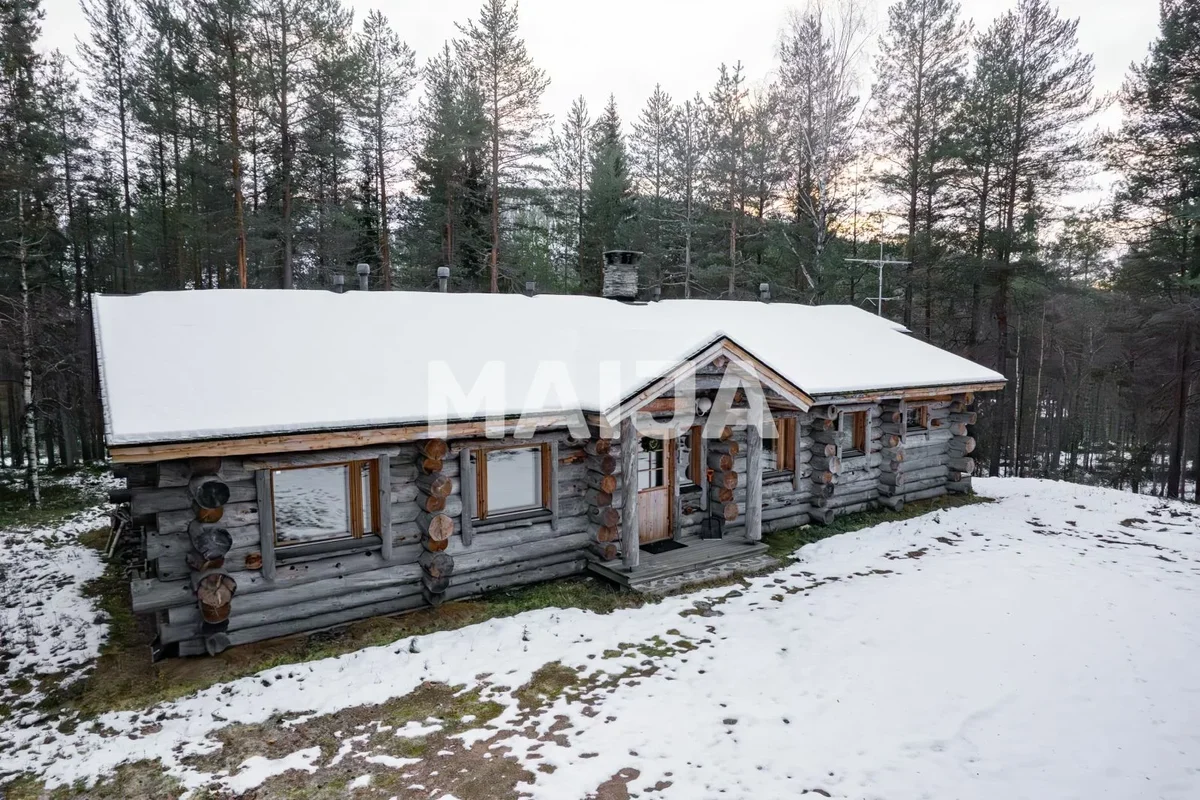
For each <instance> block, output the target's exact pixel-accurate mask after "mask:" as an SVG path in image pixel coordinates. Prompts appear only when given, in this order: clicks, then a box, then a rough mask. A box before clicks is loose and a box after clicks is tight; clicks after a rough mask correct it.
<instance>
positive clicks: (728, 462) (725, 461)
mask: <svg viewBox="0 0 1200 800" xmlns="http://www.w3.org/2000/svg"><path fill="white" fill-rule="evenodd" d="M707 463H708V466H709V469H715V470H720V471H723V472H728V471H730V470H732V469H733V456H731V455H729V454H728V453H709V454H708V460H707Z"/></svg>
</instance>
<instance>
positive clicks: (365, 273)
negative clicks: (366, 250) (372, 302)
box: [358, 264, 371, 292]
mask: <svg viewBox="0 0 1200 800" xmlns="http://www.w3.org/2000/svg"><path fill="white" fill-rule="evenodd" d="M370 281H371V265H370V264H359V265H358V290H359V291H360V292H365V291H367V290H368V289H369V288H370V286H369V284H370Z"/></svg>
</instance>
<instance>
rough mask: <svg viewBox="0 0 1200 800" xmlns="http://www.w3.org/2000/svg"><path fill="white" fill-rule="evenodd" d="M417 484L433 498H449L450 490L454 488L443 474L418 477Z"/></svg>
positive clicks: (435, 473) (436, 473) (437, 473)
mask: <svg viewBox="0 0 1200 800" xmlns="http://www.w3.org/2000/svg"><path fill="white" fill-rule="evenodd" d="M415 482H416V484H417V488H418V489H420V490H421V491H422V492H424V493H425V494H427V495H430V496H432V497H449V496H450V490H451V489H453V488H454V486H453V484H452V483H451V481H450V479H449V478H447V477H446V475H445V473H442V472H434V473H429V474H422V475H418V476H417V477H416V481H415Z"/></svg>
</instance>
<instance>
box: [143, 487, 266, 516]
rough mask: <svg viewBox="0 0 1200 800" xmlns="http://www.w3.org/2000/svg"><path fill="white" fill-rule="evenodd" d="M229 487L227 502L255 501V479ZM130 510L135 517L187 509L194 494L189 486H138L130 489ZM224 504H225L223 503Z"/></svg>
mask: <svg viewBox="0 0 1200 800" xmlns="http://www.w3.org/2000/svg"><path fill="white" fill-rule="evenodd" d="M225 485H226V486H227V487H228V489H229V498H228V499H227V500H226V502H227V503H245V502H254V500H256V499H257V490H256V489H255V486H254V481H252V480H247V481H237V482H226V483H225ZM128 491H129V495H130V496H129V510H130V513H131V514H132V515H133V516H135V517H140V516H144V515H147V514H160V513H163V512H165V511H187V512H190V511H191V508H192V496H191V492H190V491H189V490H188V487H187V486H175V487H168V488H162V489H159V488H156V487H153V486H138V487H134V488H132V489H129V490H128ZM222 505H223V504H222Z"/></svg>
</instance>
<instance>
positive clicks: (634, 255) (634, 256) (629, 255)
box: [604, 250, 642, 264]
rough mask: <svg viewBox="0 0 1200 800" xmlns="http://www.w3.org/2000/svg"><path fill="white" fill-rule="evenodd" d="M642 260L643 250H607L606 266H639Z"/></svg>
mask: <svg viewBox="0 0 1200 800" xmlns="http://www.w3.org/2000/svg"><path fill="white" fill-rule="evenodd" d="M641 260H642V251H641V250H605V251H604V263H605V264H637V263H638V262H639V261H641Z"/></svg>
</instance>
